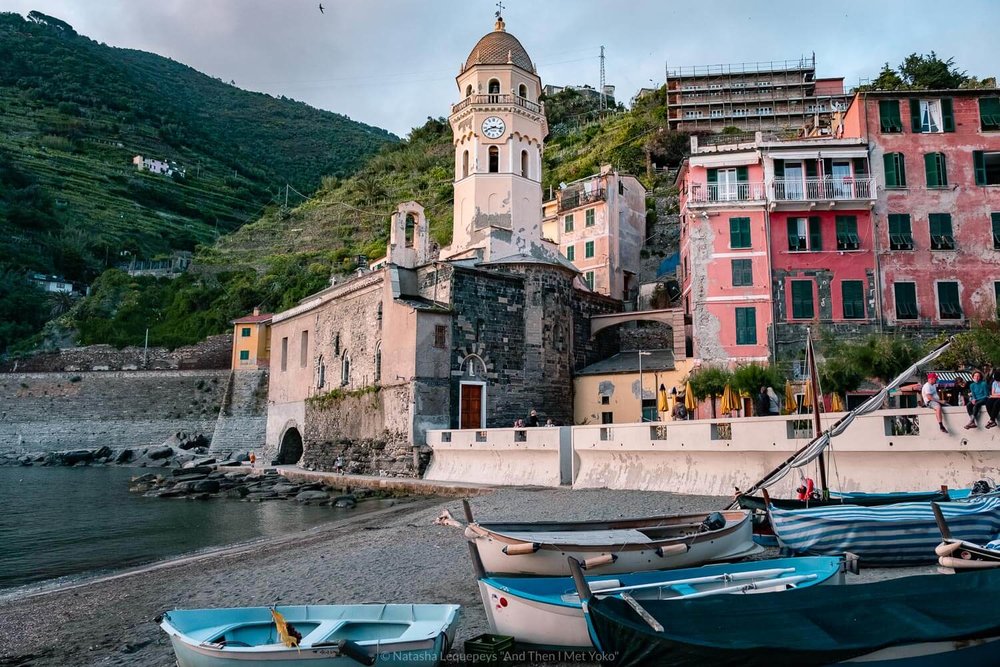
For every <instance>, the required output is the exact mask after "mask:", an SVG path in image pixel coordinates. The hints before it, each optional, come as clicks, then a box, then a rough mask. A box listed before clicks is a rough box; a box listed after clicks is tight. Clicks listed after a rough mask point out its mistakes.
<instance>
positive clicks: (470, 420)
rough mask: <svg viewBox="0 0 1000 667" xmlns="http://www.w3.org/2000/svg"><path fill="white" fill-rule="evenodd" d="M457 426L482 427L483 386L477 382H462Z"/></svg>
mask: <svg viewBox="0 0 1000 667" xmlns="http://www.w3.org/2000/svg"><path fill="white" fill-rule="evenodd" d="M461 390H462V406H461V415H460V416H459V422H458V427H459V428H482V427H483V421H482V416H483V387H482V385H478V384H463V385H461Z"/></svg>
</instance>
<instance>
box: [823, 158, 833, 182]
mask: <svg viewBox="0 0 1000 667" xmlns="http://www.w3.org/2000/svg"><path fill="white" fill-rule="evenodd" d="M832 175H833V159H832V158H828V157H825V158H823V176H825V177H827V178H830V176H832Z"/></svg>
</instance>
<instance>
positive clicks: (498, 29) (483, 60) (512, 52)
mask: <svg viewBox="0 0 1000 667" xmlns="http://www.w3.org/2000/svg"><path fill="white" fill-rule="evenodd" d="M508 64H512V65H515V66H517V67H520V68H521V69H523V70H525V71H528V72H534V71H535V68H534V66H533V65H532V64H531V58H529V57H528V52H527V51H525V50H524V47H523V46H521V42H519V41H518V40H517V37H514V35H512V34H510V33H509V32H507V30H506V27H505V24H504V21H503V19H502V18H498V19H497V22H496V26H495V27H494V28H493V32H489V33H486V34H485V35H484V36H483V38H482V39H480V40H479V41H478V42H476V45H475V46H474V47H472V52H471V53H469V57H468V58H467V59H466V61H465V69H469V68H470V67H472V66H473V65H508Z"/></svg>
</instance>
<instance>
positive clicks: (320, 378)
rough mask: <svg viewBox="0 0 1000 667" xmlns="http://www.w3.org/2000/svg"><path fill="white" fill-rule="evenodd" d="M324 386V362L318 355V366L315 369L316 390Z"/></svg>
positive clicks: (321, 356)
mask: <svg viewBox="0 0 1000 667" xmlns="http://www.w3.org/2000/svg"><path fill="white" fill-rule="evenodd" d="M325 386H326V362H325V361H323V355H320V357H319V361H318V366H317V368H316V388H317V389H322V388H323V387H325Z"/></svg>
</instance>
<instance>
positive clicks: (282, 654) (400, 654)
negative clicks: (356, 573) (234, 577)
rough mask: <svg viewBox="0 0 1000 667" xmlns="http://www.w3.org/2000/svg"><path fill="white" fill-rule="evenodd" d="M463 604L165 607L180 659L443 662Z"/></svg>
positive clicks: (245, 665)
mask: <svg viewBox="0 0 1000 667" xmlns="http://www.w3.org/2000/svg"><path fill="white" fill-rule="evenodd" d="M459 609H460V607H459V605H448V604H363V605H307V606H282V607H242V608H239V607H231V608H220V609H178V610H175V611H169V612H166V613H164V614H163V616H162V617H161V618H160V627H161V628H163V630H164V631H165V632H166V633H167V634H168V635H169V636H170V641H171V643H172V644H173V648H174V654H175V655H176V656H177V664H178V666H179V667H254V666H255V665H260V666H262V667H263V666H265V665H266V666H267V667H276V666H280V667H326V666H327V665H330V666H335V667H350V666H353V665H374V664H378V665H438V664H440V663H441V661H442V660H443V659H444V656H445V654H447V652H448V649H449V648H450V646H451V643H452V641H454V639H455V628H456V625H457V622H458V615H459Z"/></svg>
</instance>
